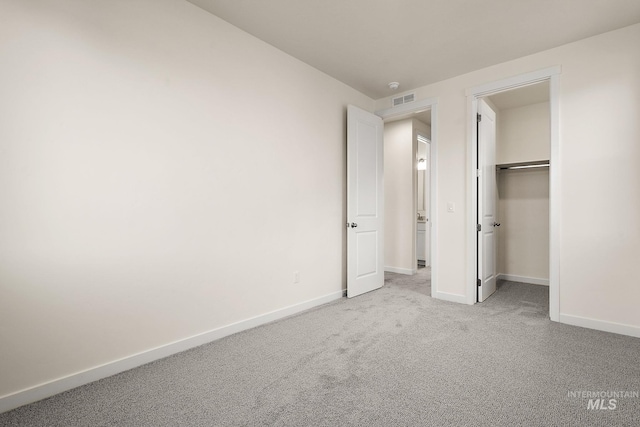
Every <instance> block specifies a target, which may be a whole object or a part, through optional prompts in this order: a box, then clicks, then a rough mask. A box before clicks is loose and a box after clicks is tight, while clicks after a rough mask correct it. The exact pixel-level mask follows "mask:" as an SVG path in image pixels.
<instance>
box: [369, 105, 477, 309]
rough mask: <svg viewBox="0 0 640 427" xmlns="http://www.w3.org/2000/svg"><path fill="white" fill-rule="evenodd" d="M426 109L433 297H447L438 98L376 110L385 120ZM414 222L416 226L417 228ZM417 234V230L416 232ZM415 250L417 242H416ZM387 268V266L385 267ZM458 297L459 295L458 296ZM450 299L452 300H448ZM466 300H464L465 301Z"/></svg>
mask: <svg viewBox="0 0 640 427" xmlns="http://www.w3.org/2000/svg"><path fill="white" fill-rule="evenodd" d="M426 109H430V110H431V176H430V182H431V187H430V189H429V192H430V194H429V197H430V200H431V204H430V213H429V219H430V221H429V226H430V227H431V251H430V252H431V254H430V255H431V297H432V298H439V299H446V298H445V297H441V296H439V295H449V294H444V293H439V292H438V283H439V282H438V272H439V271H440V270H439V268H438V251H437V247H438V224H439V221H438V161H437V159H438V98H426V99H421V100H419V101H415V102H411V103H409V104H404V105H400V106H398V107H394V108H386V109H383V110H378V111H376V112H375V114H377V115H378V116H380V117H382V119H383V120H385V119H389V118H393V117H397V116H401V115H403V114H408V113H417V112H420V111H423V110H426ZM415 226H416V225H415V222H414V228H415ZM413 234H414V235H415V230H414V233H413ZM413 246H414V250H415V243H414V245H413ZM385 269H386V267H385ZM456 298H457V296H456ZM447 301H450V300H447ZM463 302H464V301H463Z"/></svg>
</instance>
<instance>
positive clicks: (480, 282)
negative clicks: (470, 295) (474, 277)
mask: <svg viewBox="0 0 640 427" xmlns="http://www.w3.org/2000/svg"><path fill="white" fill-rule="evenodd" d="M480 286H482V281H481V280H480V279H478V287H480Z"/></svg>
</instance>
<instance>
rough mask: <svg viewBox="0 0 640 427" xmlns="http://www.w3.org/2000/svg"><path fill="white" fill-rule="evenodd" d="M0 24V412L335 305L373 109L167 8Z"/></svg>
mask: <svg viewBox="0 0 640 427" xmlns="http://www.w3.org/2000/svg"><path fill="white" fill-rule="evenodd" d="M0 16H2V25H0V58H1V61H0V62H1V63H2V66H0V93H1V94H2V97H1V98H0V120H1V124H0V153H1V155H0V200H2V203H0V218H2V220H1V221H0V336H1V342H2V345H0V372H1V376H2V380H1V381H0V397H1V396H6V395H10V394H12V393H15V392H17V391H20V390H23V389H26V388H29V387H33V386H37V385H39V384H42V383H45V382H49V381H53V380H56V379H59V378H61V377H64V376H67V375H72V374H74V373H77V372H79V371H83V370H85V369H90V368H93V367H95V366H98V365H101V364H108V363H110V362H112V361H114V360H117V359H120V358H124V357H127V356H130V355H132V354H135V353H138V352H143V351H146V350H148V349H151V348H155V347H158V346H162V345H165V344H167V343H171V342H174V341H177V340H181V339H184V338H187V337H191V336H193V335H196V334H199V333H202V332H205V331H210V330H213V329H215V328H219V327H222V326H225V325H229V324H231V323H234V322H238V321H242V320H244V319H248V318H251V317H254V316H258V315H261V314H264V313H268V312H271V311H274V310H279V309H281V308H283V307H287V306H291V305H294V304H298V303H300V302H303V301H308V300H313V299H315V298H320V297H323V296H326V295H341V292H342V289H343V288H344V282H345V261H344V253H345V241H346V240H345V237H346V234H345V230H344V222H345V221H346V210H345V202H344V201H345V197H346V184H345V183H346V178H345V174H346V170H345V135H346V121H345V111H346V105H347V104H349V103H351V104H355V105H358V106H360V107H361V108H365V109H367V110H370V111H372V110H373V106H374V102H373V100H371V99H369V98H367V97H366V96H364V95H362V94H360V93H358V92H356V91H355V90H353V89H351V88H349V87H347V86H345V85H344V84H342V83H339V82H337V81H336V80H333V79H331V78H329V77H328V76H327V75H325V74H323V73H321V72H319V71H317V70H315V69H313V68H311V67H309V66H307V65H306V64H303V63H302V62H300V61H298V60H295V59H294V58H292V57H290V56H288V55H286V54H284V53H282V52H280V51H278V50H276V49H275V48H273V47H271V46H269V45H267V44H266V43H263V42H261V41H259V40H257V39H255V38H253V37H252V36H249V35H248V34H246V33H244V32H242V31H240V30H238V29H237V28H235V27H233V26H231V25H229V24H227V23H225V22H223V21H222V20H220V19H218V18H216V17H214V16H212V15H210V14H208V13H206V12H204V11H202V10H201V9H199V8H197V7H195V6H193V5H192V4H189V3H187V2H184V1H180V0H156V1H151V0H136V1H127V2H85V1H81V0H55V1H53V0H51V1H45V0H41V1H36V0H33V1H29V2H22V1H12V2H6V1H5V2H2V3H1V4H0ZM294 270H297V271H299V272H300V279H301V283H300V284H299V285H293V284H292V282H293V271H294Z"/></svg>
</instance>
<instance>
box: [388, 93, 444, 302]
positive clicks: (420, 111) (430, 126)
mask: <svg viewBox="0 0 640 427" xmlns="http://www.w3.org/2000/svg"><path fill="white" fill-rule="evenodd" d="M436 108H437V104H436V102H435V100H434V99H427V100H422V101H417V102H414V103H412V104H405V105H403V106H401V107H394V108H390V109H388V110H382V111H378V112H376V114H378V115H379V116H380V117H382V118H383V120H384V147H385V165H384V170H385V271H386V272H391V273H399V274H406V275H416V274H417V275H419V279H420V280H422V279H423V278H424V280H423V281H424V286H425V288H426V289H428V288H427V287H428V286H429V285H430V289H429V294H430V295H431V296H432V297H437V296H436V294H437V274H436V272H437V259H436V258H437V257H436V254H435V252H436V251H435V245H436V241H437V236H436V226H435V225H434V223H437V218H436V215H435V214H436V212H437V209H436V203H437V202H436V197H435V196H436V195H435V188H436V161H435V158H436V150H437V144H436V139H437V133H436V126H437V123H436V117H437V112H436Z"/></svg>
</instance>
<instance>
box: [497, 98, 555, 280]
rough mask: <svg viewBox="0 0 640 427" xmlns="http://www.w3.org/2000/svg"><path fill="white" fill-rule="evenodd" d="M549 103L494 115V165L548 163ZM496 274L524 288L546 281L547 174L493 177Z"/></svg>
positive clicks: (530, 171) (541, 171)
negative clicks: (496, 204) (496, 117)
mask: <svg viewBox="0 0 640 427" xmlns="http://www.w3.org/2000/svg"><path fill="white" fill-rule="evenodd" d="M549 117H550V115H549V102H542V103H535V104H531V105H525V106H521V107H516V108H504V109H501V110H499V115H498V120H497V140H496V162H497V163H498V164H509V163H524V162H532V161H540V160H549V156H550V125H549ZM497 178H498V180H497V181H498V222H500V223H501V226H500V228H499V229H498V240H497V242H498V248H497V249H498V250H497V261H498V273H500V274H502V275H507V277H509V278H511V279H517V280H521V281H524V282H526V283H537V284H548V281H549V169H547V168H545V169H521V170H502V171H500V172H499V173H498V176H497Z"/></svg>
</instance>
